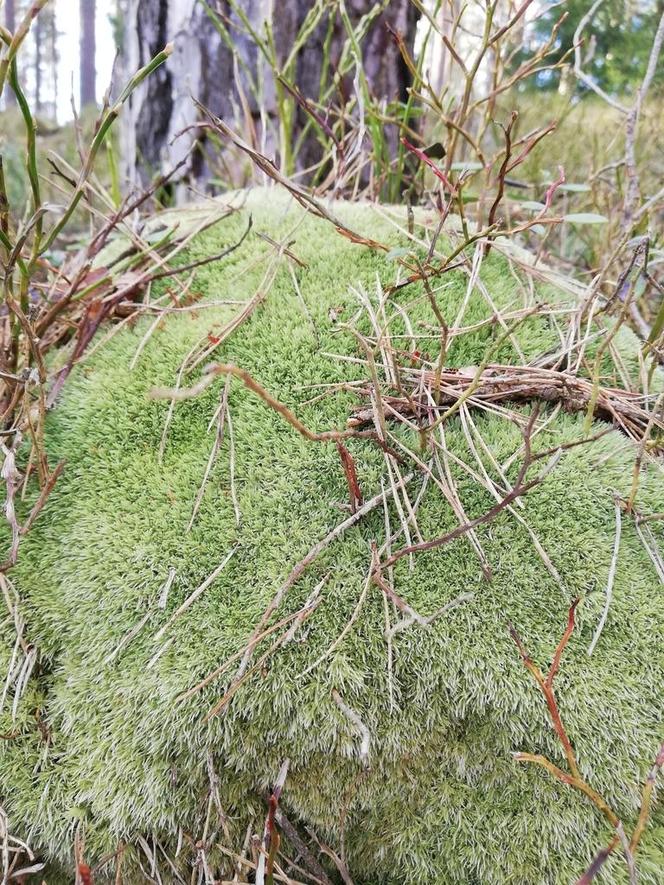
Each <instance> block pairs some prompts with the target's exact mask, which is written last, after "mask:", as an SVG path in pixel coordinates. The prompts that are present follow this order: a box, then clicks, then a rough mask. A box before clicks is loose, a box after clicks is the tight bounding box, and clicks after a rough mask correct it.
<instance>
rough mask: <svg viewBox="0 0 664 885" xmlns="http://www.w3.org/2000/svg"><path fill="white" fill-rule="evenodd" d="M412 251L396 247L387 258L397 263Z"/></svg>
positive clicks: (404, 247)
mask: <svg viewBox="0 0 664 885" xmlns="http://www.w3.org/2000/svg"><path fill="white" fill-rule="evenodd" d="M411 251H412V250H411V249H409V248H408V247H407V246H395V247H394V249H390V251H389V252H388V253H387V254H386V255H385V258H386V259H387V260H388V261H396V260H397V258H403V257H404V256H405V255H409V254H410V252H411Z"/></svg>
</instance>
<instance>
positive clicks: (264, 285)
mask: <svg viewBox="0 0 664 885" xmlns="http://www.w3.org/2000/svg"><path fill="white" fill-rule="evenodd" d="M281 255H282V253H281V252H280V253H279V254H278V255H275V256H273V257H272V261H271V262H270V264H269V265H268V267H267V269H266V271H265V274H264V275H263V279H262V280H261V282H260V283H259V284H258V288H257V289H256V292H255V293H254V295H253V296H252V297H251V298H250V299H249V301H247V302H246V304H245V306H244V307H243V308H242V310H240V311H239V312H238V313H237V314H236V315H235V316H234V317H233V319H232V320H230V321H229V322H228V323H227V324H226V325H225V326H224V328H223V329H222V330H221V331H220V332H219V334H218V335H215V342H214V344H209V346H208V347H204V348H203V350H202V351H201V352H200V353H199V354H198V355H197V356H196V358H195V359H194V360H193V361H192V362H188V363H187V366H186V368H185V371H186V372H187V374H189V373H190V372H193V371H194V370H195V369H196V368H198V366H200V365H201V364H202V363H204V362H205V360H206V359H208V358H209V357H210V356H211V355H212V353H214V351H215V350H216V349H217V348H218V347H219V346H220V345H221V344H223V343H224V342H225V341H226V339H227V338H229V337H230V336H231V335H232V334H233V332H235V331H236V329H239V328H240V326H242V325H243V324H244V323H245V322H246V321H247V320H248V319H249V317H250V316H251V315H252V314H253V313H254V311H255V310H256V308H257V307H259V306H260V305H261V304H262V303H263V302H264V301H265V299H266V298H267V296H268V295H269V292H270V289H271V288H272V284H273V283H274V280H275V278H276V275H277V271H278V269H279V259H280V258H281ZM188 360H189V358H188Z"/></svg>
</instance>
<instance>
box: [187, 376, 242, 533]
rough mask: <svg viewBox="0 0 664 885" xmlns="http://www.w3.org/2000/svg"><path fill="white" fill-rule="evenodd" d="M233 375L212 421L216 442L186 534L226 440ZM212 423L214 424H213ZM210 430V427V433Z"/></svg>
mask: <svg viewBox="0 0 664 885" xmlns="http://www.w3.org/2000/svg"><path fill="white" fill-rule="evenodd" d="M231 377H232V376H231V375H227V376H226V383H225V384H224V390H223V393H222V395H221V403H220V405H219V408H218V409H217V411H216V412H215V416H214V418H213V419H212V420H213V421H214V420H215V419H216V420H217V430H216V432H215V435H214V442H213V443H212V449H211V451H210V456H209V458H208V461H207V464H206V465H205V472H204V473H203V479H202V480H201V484H200V486H199V489H198V492H197V493H196V499H195V501H194V507H193V510H192V512H191V517H190V519H189V522H188V523H187V528H186V529H185V534H189V532H190V531H191V529H192V527H193V525H194V521H195V519H196V515H197V513H198V509H199V507H200V506H201V501H202V500H203V495H204V494H205V487H206V485H207V481H208V479H209V476H210V471H211V470H212V467H213V465H214V462H215V461H216V459H217V455H218V453H219V449H220V448H221V444H222V442H223V440H224V429H225V426H226V417H227V415H228V390H229V387H230V382H231ZM211 423H212V422H211ZM209 430H210V428H209V427H208V432H209Z"/></svg>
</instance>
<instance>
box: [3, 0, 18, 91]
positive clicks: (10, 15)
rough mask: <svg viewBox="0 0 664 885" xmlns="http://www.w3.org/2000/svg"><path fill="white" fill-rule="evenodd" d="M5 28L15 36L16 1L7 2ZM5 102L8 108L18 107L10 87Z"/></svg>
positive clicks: (9, 0)
mask: <svg viewBox="0 0 664 885" xmlns="http://www.w3.org/2000/svg"><path fill="white" fill-rule="evenodd" d="M5 27H6V28H7V30H8V31H9V33H10V34H13V33H14V30H15V29H16V4H15V2H14V0H5ZM5 101H6V102H7V105H8V106H12V107H15V106H16V96H15V95H14V93H13V92H12V90H11V89H10V88H9V87H7V88H6V89H5Z"/></svg>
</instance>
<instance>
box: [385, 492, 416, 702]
mask: <svg viewBox="0 0 664 885" xmlns="http://www.w3.org/2000/svg"><path fill="white" fill-rule="evenodd" d="M425 479H426V477H425ZM380 487H381V490H382V492H383V517H384V522H385V544H384V547H385V552H386V553H387V555H388V556H390V555H391V553H392V525H391V523H390V510H389V507H388V506H387V497H385V486H384V485H383V481H382V479H381V483H380ZM416 503H417V502H416ZM387 583H388V585H389V586H390V587H392V588H394V568H392V567H390V568H389V569H388V573H387ZM393 608H394V605H393ZM383 613H384V615H385V641H386V644H387V694H388V698H389V701H390V709H391V710H394V709H395V703H394V650H393V647H392V622H391V620H390V604H389V602H388V598H387V594H386V593H383Z"/></svg>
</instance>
